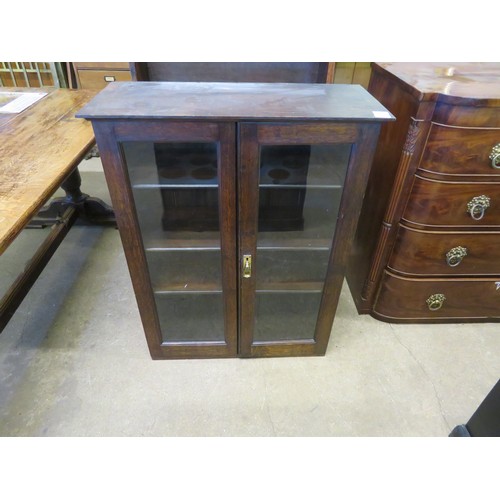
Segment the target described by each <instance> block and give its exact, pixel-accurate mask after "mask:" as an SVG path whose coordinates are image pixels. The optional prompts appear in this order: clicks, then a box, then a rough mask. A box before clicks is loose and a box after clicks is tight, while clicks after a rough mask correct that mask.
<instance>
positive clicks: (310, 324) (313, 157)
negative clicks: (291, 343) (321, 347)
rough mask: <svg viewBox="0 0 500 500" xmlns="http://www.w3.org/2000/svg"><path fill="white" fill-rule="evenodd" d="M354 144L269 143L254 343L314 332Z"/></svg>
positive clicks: (263, 170)
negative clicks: (274, 144) (296, 144)
mask: <svg viewBox="0 0 500 500" xmlns="http://www.w3.org/2000/svg"><path fill="white" fill-rule="evenodd" d="M350 154H351V144H336V145H312V146H303V145H301V146H263V147H262V148H261V157H260V177H259V232H258V236H257V255H256V261H255V267H254V269H255V272H256V323H255V332H254V341H257V342H265V341H277V340H306V339H313V338H314V330H315V325H316V320H317V316H318V312H319V306H320V302H321V294H322V291H323V284H324V280H325V278H326V271H327V268H328V260H329V256H330V250H331V242H332V240H333V235H334V233H335V227H336V222H337V216H338V211H339V207H340V200H341V196H342V189H343V185H344V179H345V175H346V171H347V165H348V163H349V157H350Z"/></svg>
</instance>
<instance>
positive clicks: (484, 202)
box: [467, 194, 490, 220]
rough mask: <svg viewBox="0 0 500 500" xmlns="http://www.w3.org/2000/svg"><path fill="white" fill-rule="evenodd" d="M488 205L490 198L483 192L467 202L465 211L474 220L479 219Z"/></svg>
mask: <svg viewBox="0 0 500 500" xmlns="http://www.w3.org/2000/svg"><path fill="white" fill-rule="evenodd" d="M489 206H490V198H489V197H488V196H486V195H484V194H482V195H481V196H476V197H474V198H472V200H470V201H469V203H467V212H468V213H469V214H470V216H471V217H472V218H473V219H474V220H480V219H482V218H483V216H484V212H485V211H486V209H487V208H489Z"/></svg>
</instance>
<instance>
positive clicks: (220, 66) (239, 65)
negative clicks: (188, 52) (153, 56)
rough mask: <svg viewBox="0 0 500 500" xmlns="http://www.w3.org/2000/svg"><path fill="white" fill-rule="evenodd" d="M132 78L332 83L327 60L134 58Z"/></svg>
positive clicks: (333, 67) (137, 79)
mask: <svg viewBox="0 0 500 500" xmlns="http://www.w3.org/2000/svg"><path fill="white" fill-rule="evenodd" d="M130 69H131V72H132V77H133V80H136V81H164V82H172V81H180V82H257V83H273V82H276V83H332V82H333V77H334V72H335V63H327V62H319V63H318V62H135V63H130Z"/></svg>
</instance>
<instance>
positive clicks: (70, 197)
mask: <svg viewBox="0 0 500 500" xmlns="http://www.w3.org/2000/svg"><path fill="white" fill-rule="evenodd" d="M81 185H82V178H81V176H80V172H79V171H78V167H76V168H75V169H74V170H73V171H72V172H71V174H70V175H69V176H68V177H67V178H66V180H65V181H64V182H63V183H62V184H61V187H62V189H64V192H65V193H66V196H64V197H60V198H55V199H53V200H52V201H51V202H50V203H49V204H48V205H46V206H45V207H43V208H42V209H41V210H40V211H39V212H38V214H37V216H36V217H35V218H34V219H33V220H32V221H31V222H30V224H28V227H40V226H43V227H45V226H47V225H50V224H53V223H54V221H56V220H57V219H59V218H60V217H61V216H62V214H63V213H64V211H65V210H66V209H67V208H68V207H75V208H76V210H77V212H78V220H77V222H76V224H85V225H94V224H97V225H113V226H115V225H116V220H115V215H114V212H113V209H112V207H110V206H109V205H108V204H107V203H105V202H104V201H103V200H101V199H100V198H94V197H92V196H89V195H88V194H85V193H82V191H81V189H80V188H81Z"/></svg>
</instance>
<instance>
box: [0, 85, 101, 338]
mask: <svg viewBox="0 0 500 500" xmlns="http://www.w3.org/2000/svg"><path fill="white" fill-rule="evenodd" d="M37 90H38V91H40V89H37ZM42 90H43V91H44V92H48V95H47V96H45V97H43V98H42V99H41V100H40V101H38V102H36V103H35V104H33V105H32V106H31V107H29V108H27V109H26V110H24V111H22V112H21V113H17V114H0V138H1V141H0V255H1V254H2V253H3V252H4V251H5V250H6V249H7V247H8V246H9V245H10V244H11V243H12V242H13V241H14V239H15V238H16V237H17V236H18V235H19V233H20V232H21V231H22V230H23V228H25V227H26V225H27V224H29V223H30V222H31V221H32V219H33V217H34V216H36V215H37V214H38V212H39V210H40V209H41V208H42V206H43V205H44V204H45V203H46V202H47V201H48V200H49V199H50V197H51V196H52V195H53V194H54V192H55V191H56V189H58V188H59V187H60V186H61V184H62V185H63V186H65V187H66V188H67V189H68V191H67V192H68V199H67V200H66V205H65V207H64V208H63V210H62V211H61V214H60V215H61V217H59V219H58V222H57V223H56V224H55V225H54V227H53V229H52V230H51V233H50V234H49V236H48V237H47V238H46V240H45V241H44V243H43V244H42V245H41V246H40V248H39V249H38V250H37V252H36V253H35V255H34V257H33V259H32V260H31V261H30V262H29V263H28V265H27V266H26V270H25V272H24V273H22V274H21V275H20V276H19V277H18V279H17V280H16V281H15V283H13V285H12V286H11V287H10V288H9V290H8V291H7V293H6V294H5V295H4V297H3V298H1V299H0V332H1V331H2V330H3V328H4V327H5V325H6V324H7V322H8V321H9V319H10V318H11V316H12V315H13V314H14V312H15V310H16V309H17V307H18V305H19V304H20V303H21V301H22V300H23V298H24V297H25V296H26V294H27V293H28V291H29V289H30V288H31V286H32V284H33V283H34V282H35V280H36V278H37V277H38V276H39V274H40V273H41V271H42V270H43V268H44V266H45V264H46V263H47V262H48V260H49V259H50V257H51V255H52V254H53V253H54V251H55V250H56V248H57V246H58V245H59V243H60V242H61V241H62V239H63V238H64V236H65V235H66V233H67V231H68V230H69V228H70V227H71V225H72V224H73V223H74V221H75V220H76V217H77V216H78V215H80V213H79V210H78V207H77V206H76V205H75V204H72V203H71V196H72V195H73V194H76V193H80V194H81V191H80V189H79V184H78V183H75V176H74V174H73V172H75V170H76V167H77V165H78V164H79V163H80V161H81V160H82V159H83V158H84V156H85V155H86V153H87V152H88V151H89V150H90V149H91V148H92V146H93V145H94V143H95V140H94V134H93V131H92V127H91V126H90V124H89V123H87V122H86V121H85V120H81V119H76V118H75V116H74V115H75V113H76V111H78V110H79V109H80V108H81V107H82V106H83V105H84V104H85V103H86V102H87V101H89V99H91V98H92V97H93V96H94V95H95V92H91V91H74V90H66V89H64V90H63V89H58V90H54V89H42ZM5 91H9V92H29V91H30V90H29V89H19V88H9V89H5ZM78 179H79V177H78Z"/></svg>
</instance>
